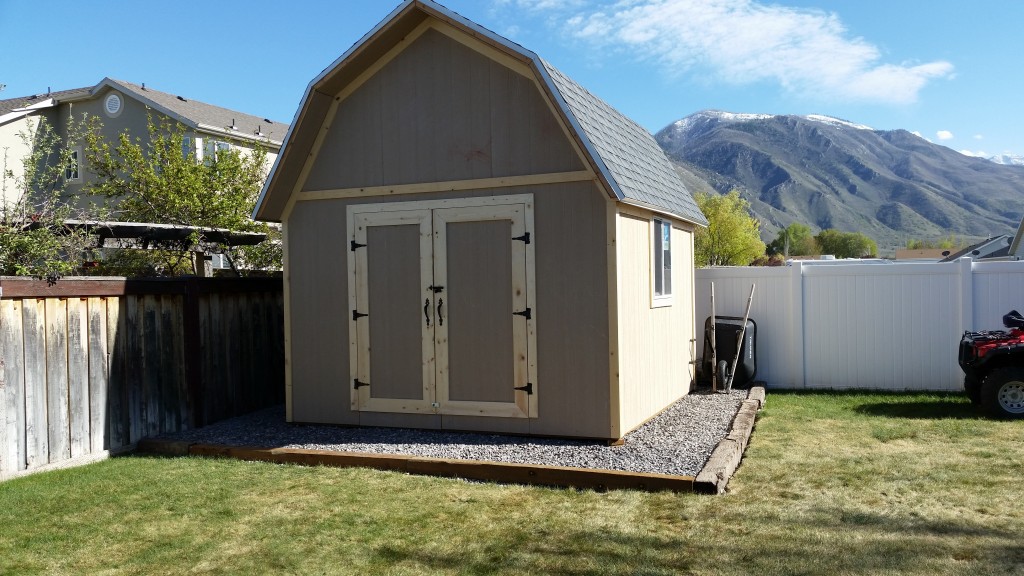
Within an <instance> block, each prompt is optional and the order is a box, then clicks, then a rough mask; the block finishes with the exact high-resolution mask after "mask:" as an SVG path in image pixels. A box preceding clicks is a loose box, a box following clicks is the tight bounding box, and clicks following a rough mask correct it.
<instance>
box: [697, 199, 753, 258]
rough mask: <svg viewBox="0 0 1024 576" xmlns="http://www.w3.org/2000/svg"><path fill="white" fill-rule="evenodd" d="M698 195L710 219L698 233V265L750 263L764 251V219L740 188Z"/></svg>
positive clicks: (705, 213) (704, 211) (700, 204)
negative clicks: (756, 214)
mask: <svg viewBox="0 0 1024 576" xmlns="http://www.w3.org/2000/svg"><path fill="white" fill-rule="evenodd" d="M694 199H695V200H696V201H697V206H698V207H700V209H701V212H703V213H704V216H706V217H707V219H708V223H709V225H708V227H707V228H706V229H698V230H697V233H696V235H695V236H694V251H695V252H696V254H695V256H696V263H697V266H746V265H748V264H750V263H751V262H752V261H753V260H754V259H755V258H757V257H758V256H761V255H763V254H764V250H765V246H764V242H762V241H761V226H760V223H759V222H758V221H757V219H756V218H754V217H753V216H751V215H750V204H749V203H748V202H747V201H746V200H744V199H743V198H741V197H740V193H739V191H738V190H733V191H732V192H729V193H728V194H726V195H724V196H719V195H717V194H711V193H706V192H698V193H697V194H696V195H695V196H694Z"/></svg>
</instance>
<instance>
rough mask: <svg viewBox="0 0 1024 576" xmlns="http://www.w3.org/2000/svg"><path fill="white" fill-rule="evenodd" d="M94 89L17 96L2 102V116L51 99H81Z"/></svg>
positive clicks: (0, 106)
mask: <svg viewBox="0 0 1024 576" xmlns="http://www.w3.org/2000/svg"><path fill="white" fill-rule="evenodd" d="M90 90H92V87H91V86H90V87H86V88H72V89H71V90H58V91H56V92H50V93H43V94H31V95H29V96H17V97H14V98H8V99H6V100H0V115H3V114H6V113H8V112H11V111H13V110H15V109H17V108H25V107H27V106H31V105H33V104H38V103H40V102H44V101H46V100H48V99H50V98H53V99H54V100H64V99H68V98H75V99H78V98H81V97H82V96H87V95H88V94H89V91H90Z"/></svg>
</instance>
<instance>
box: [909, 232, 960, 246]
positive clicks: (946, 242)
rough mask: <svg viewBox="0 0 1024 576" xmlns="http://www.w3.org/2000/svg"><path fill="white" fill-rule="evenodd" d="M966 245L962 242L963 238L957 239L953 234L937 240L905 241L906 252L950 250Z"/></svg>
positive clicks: (912, 239) (916, 239)
mask: <svg viewBox="0 0 1024 576" xmlns="http://www.w3.org/2000/svg"><path fill="white" fill-rule="evenodd" d="M966 247H967V243H966V242H964V240H963V238H957V237H956V236H954V235H953V234H950V235H949V236H946V237H944V238H940V239H938V240H921V239H919V238H911V239H910V240H907V249H908V250H927V249H942V250H952V249H958V250H959V249H961V248H966Z"/></svg>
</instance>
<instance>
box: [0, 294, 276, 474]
mask: <svg viewBox="0 0 1024 576" xmlns="http://www.w3.org/2000/svg"><path fill="white" fill-rule="evenodd" d="M283 316H284V314H283V300H282V282H281V280H280V279H279V278H168V279H144V280H131V279H125V278H71V279H62V280H59V281H58V282H56V283H52V284H51V283H47V282H46V281H38V280H31V279H25V278H11V277H4V278H0V479H3V478H10V477H14V476H18V475H21V474H25V473H28V472H32V471H37V470H41V469H47V468H53V467H58V466H61V465H67V464H69V463H78V462H83V461H90V460H93V459H97V458H101V457H104V456H106V455H108V454H110V453H112V452H118V451H121V450H124V449H127V448H130V447H131V446H133V445H134V444H135V443H136V442H138V440H139V439H141V438H144V437H147V436H153V435H156V434H160V433H164V432H175V431H180V430H185V429H189V428H194V427H199V426H203V425H204V424H207V423H211V422H215V421H217V420H221V419H224V418H230V417H232V416H236V415H240V414H244V413H246V412H251V411H253V410H257V409H260V408H263V407H267V406H271V405H274V404H278V403H281V402H283V396H284V327H283V324H284V318H283Z"/></svg>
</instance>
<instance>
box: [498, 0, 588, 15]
mask: <svg viewBox="0 0 1024 576" xmlns="http://www.w3.org/2000/svg"><path fill="white" fill-rule="evenodd" d="M585 3H586V2H585V0H494V5H495V6H496V7H498V8H505V7H510V6H511V7H515V8H519V9H521V10H530V11H533V12H539V11H541V10H565V9H568V8H579V7H581V6H583V5H584V4H585Z"/></svg>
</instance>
